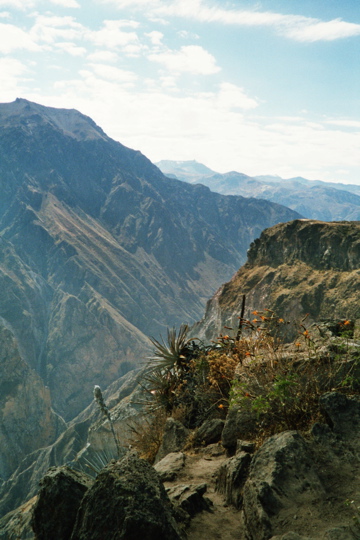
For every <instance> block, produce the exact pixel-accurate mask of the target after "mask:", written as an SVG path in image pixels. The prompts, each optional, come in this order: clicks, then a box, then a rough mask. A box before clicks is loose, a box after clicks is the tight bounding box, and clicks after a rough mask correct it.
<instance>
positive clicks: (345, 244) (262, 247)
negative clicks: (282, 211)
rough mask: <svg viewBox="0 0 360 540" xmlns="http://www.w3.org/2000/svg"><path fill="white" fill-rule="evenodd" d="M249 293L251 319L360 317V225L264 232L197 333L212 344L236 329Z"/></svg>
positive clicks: (306, 225)
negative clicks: (266, 315) (266, 313)
mask: <svg viewBox="0 0 360 540" xmlns="http://www.w3.org/2000/svg"><path fill="white" fill-rule="evenodd" d="M244 294H245V295H246V311H245V317H246V318H248V319H250V320H252V319H254V317H255V318H256V316H255V315H253V314H252V313H253V311H257V310H264V309H270V310H274V311H275V312H276V313H277V315H278V316H279V317H281V318H283V319H284V320H289V321H296V320H297V321H300V320H301V319H302V318H303V317H304V316H305V315H307V323H306V324H307V325H308V324H310V323H311V322H314V321H316V322H319V321H320V320H321V319H331V320H333V321H334V320H344V319H357V318H359V313H360V312H359V298H360V222H353V223H349V222H340V223H324V222H320V221H312V220H295V221H293V222H290V223H284V224H279V225H276V226H274V227H271V228H270V229H267V230H265V231H263V233H262V234H261V236H260V238H259V239H257V240H255V242H253V243H252V244H251V247H250V249H249V252H248V260H247V262H246V264H245V265H244V266H242V267H241V268H240V269H239V271H238V272H237V273H236V274H235V275H234V277H233V278H232V279H231V280H230V281H229V282H228V283H225V284H224V285H223V286H221V287H220V289H219V290H218V291H217V292H216V294H215V295H214V296H213V298H212V299H211V300H209V302H208V305H207V308H206V313H205V316H204V318H203V319H202V320H201V321H200V322H199V323H198V324H197V325H195V327H194V330H193V332H194V334H195V335H198V336H199V337H202V338H204V339H207V340H210V339H214V336H217V335H218V334H219V333H220V332H223V331H224V326H231V327H234V328H237V327H238V324H239V314H240V305H241V299H242V295H244ZM227 332H228V331H227Z"/></svg>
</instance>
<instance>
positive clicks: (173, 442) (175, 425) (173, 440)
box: [155, 418, 190, 463]
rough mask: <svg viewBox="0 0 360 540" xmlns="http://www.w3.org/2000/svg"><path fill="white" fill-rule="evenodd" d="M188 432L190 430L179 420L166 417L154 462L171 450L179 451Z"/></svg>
mask: <svg viewBox="0 0 360 540" xmlns="http://www.w3.org/2000/svg"><path fill="white" fill-rule="evenodd" d="M189 434H190V430H189V429H187V428H186V427H185V426H183V424H182V423H181V422H179V421H178V420H174V418H168V419H167V420H166V422H165V427H164V433H163V439H162V442H161V445H160V448H159V451H158V453H157V455H156V458H155V463H157V462H158V461H160V460H161V459H163V458H164V457H165V456H167V455H168V454H170V453H171V452H180V451H181V450H182V449H183V448H184V446H185V443H186V440H187V438H188V436H189Z"/></svg>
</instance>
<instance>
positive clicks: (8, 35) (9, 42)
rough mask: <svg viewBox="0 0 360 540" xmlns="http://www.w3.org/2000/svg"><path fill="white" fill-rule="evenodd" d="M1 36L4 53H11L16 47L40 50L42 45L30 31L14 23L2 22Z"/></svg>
mask: <svg viewBox="0 0 360 540" xmlns="http://www.w3.org/2000/svg"><path fill="white" fill-rule="evenodd" d="M0 36H1V40H0V52H1V53H3V54H9V53H11V52H13V51H15V50H16V49H25V50H28V51H39V50H40V47H39V46H38V45H37V44H36V42H35V40H34V39H33V38H32V37H31V36H30V35H29V34H28V33H26V32H24V30H21V28H18V27H17V26H14V25H12V24H4V23H0Z"/></svg>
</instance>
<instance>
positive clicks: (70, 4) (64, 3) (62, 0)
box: [50, 0, 80, 8]
mask: <svg viewBox="0 0 360 540" xmlns="http://www.w3.org/2000/svg"><path fill="white" fill-rule="evenodd" d="M50 1H51V3H52V4H55V5H56V6H61V7H66V8H79V7H80V4H79V3H78V2H77V1H76V0H50Z"/></svg>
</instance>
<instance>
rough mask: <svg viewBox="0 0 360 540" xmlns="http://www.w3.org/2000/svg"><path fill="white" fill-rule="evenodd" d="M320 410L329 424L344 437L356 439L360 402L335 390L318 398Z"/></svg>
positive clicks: (359, 419)
mask: <svg viewBox="0 0 360 540" xmlns="http://www.w3.org/2000/svg"><path fill="white" fill-rule="evenodd" d="M319 405H320V411H321V412H322V414H323V415H324V416H325V418H326V420H327V422H328V424H329V426H330V427H331V428H332V430H333V431H334V432H335V433H336V434H340V435H341V437H342V438H344V439H348V440H351V439H357V438H358V432H359V428H360V402H359V400H358V399H356V398H355V397H347V396H345V395H344V394H339V393H337V392H328V393H326V394H324V395H322V396H321V398H320V400H319Z"/></svg>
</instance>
